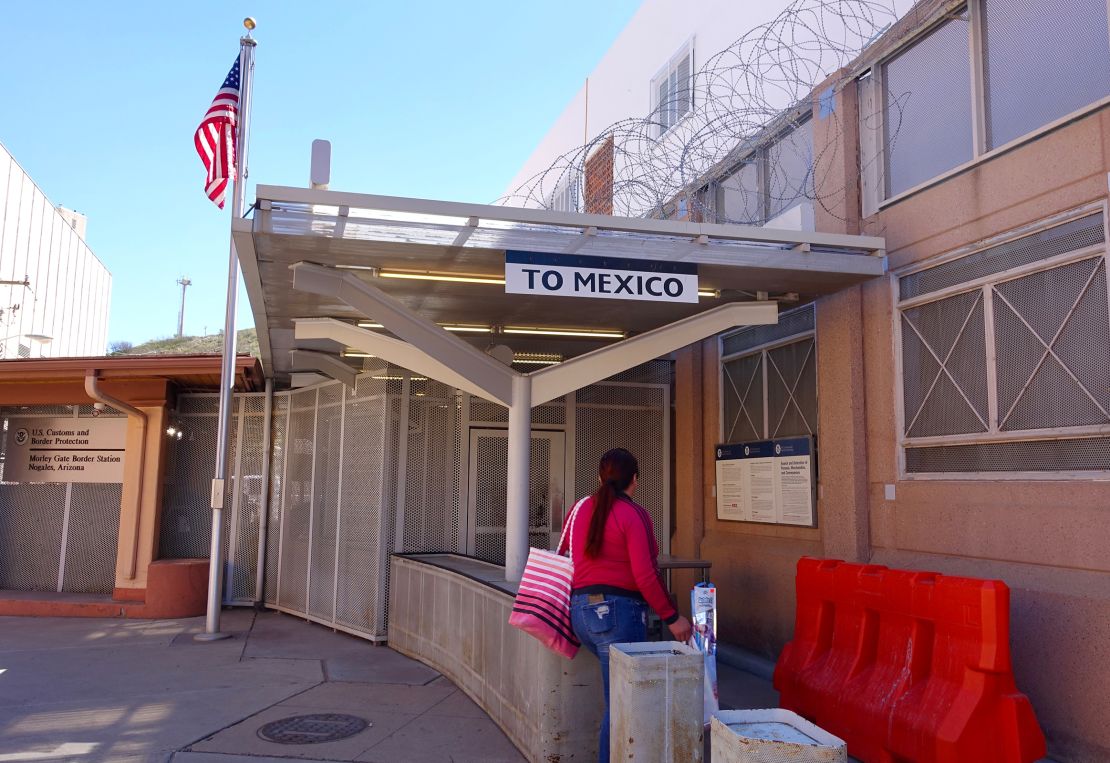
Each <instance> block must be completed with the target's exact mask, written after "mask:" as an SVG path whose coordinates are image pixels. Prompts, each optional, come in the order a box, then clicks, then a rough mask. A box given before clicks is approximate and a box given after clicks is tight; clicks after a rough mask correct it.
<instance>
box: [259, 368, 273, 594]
mask: <svg viewBox="0 0 1110 763" xmlns="http://www.w3.org/2000/svg"><path fill="white" fill-rule="evenodd" d="M273 422H274V380H273V379H272V378H271V377H269V376H267V377H266V405H265V408H264V409H263V412H262V426H263V427H265V428H264V429H263V430H262V495H261V496H260V498H259V501H258V568H257V569H256V570H255V573H254V605H255V607H256V608H259V607H261V606H262V605H263V604H264V603H265V601H266V589H265V585H266V539H267V538H268V536H269V531H270V468H271V467H270V462H271V461H272V460H273V457H274V454H273V453H272V452H271V451H272V450H273V447H274V445H273V433H272V432H271V429H272V428H273Z"/></svg>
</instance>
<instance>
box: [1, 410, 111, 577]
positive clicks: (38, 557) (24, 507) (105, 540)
mask: <svg viewBox="0 0 1110 763" xmlns="http://www.w3.org/2000/svg"><path fill="white" fill-rule="evenodd" d="M16 416H18V417H19V418H21V419H26V418H35V417H44V418H58V417H63V416H72V417H73V418H74V419H82V418H92V417H94V416H100V417H112V418H124V414H120V413H116V412H115V411H103V412H102V411H96V410H94V409H93V407H92V406H91V405H81V406H71V405H38V406H28V407H20V408H2V409H0V426H2V427H3V432H5V433H6V432H7V429H8V419H9V417H16ZM6 442H7V438H6V437H5V436H2V435H0V589H7V590H13V591H55V592H63V591H64V592H69V593H111V592H112V590H113V589H114V587H115V580H116V546H117V542H118V538H119V515H120V500H121V498H122V486H121V485H120V484H119V483H72V482H9V481H8V480H6V479H4V478H3V476H2V475H3V461H4V457H5V455H6V454H5V453H4V448H5V447H6Z"/></svg>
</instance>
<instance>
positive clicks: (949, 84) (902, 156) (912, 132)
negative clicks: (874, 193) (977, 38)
mask: <svg viewBox="0 0 1110 763" xmlns="http://www.w3.org/2000/svg"><path fill="white" fill-rule="evenodd" d="M968 50H969V48H968V22H967V14H966V12H965V13H964V14H963V15H962V16H960V17H959V18H955V19H952V20H951V21H948V22H946V23H944V24H942V25H941V26H940V27H938V28H937V29H936V30H935V31H933V32H932V33H930V34H929V35H928V36H927V37H925V38H924V39H922V40H921V41H920V42H918V43H916V44H915V45H913V46H912V47H911V48H909V49H908V50H906V51H905V52H904V53H902V54H901V55H899V56H898V57H897V58H895V59H894V60H892V61H890V62H889V63H887V64H886V66H885V67H884V78H885V82H886V98H885V104H884V114H885V128H886V163H887V173H886V177H887V188H886V195H887V197H890V196H896V195H897V194H899V193H902V191H905V190H908V189H910V188H913V187H914V186H915V185H918V184H919V183H923V182H925V181H926V180H929V179H930V178H934V177H936V176H937V175H940V174H941V173H943V172H946V171H948V170H950V169H952V168H953V167H956V166H958V165H960V164H963V163H964V162H966V161H969V160H970V159H971V158H972V146H971V135H972V131H971V58H970V56H969V55H968Z"/></svg>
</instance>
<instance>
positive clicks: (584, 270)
mask: <svg viewBox="0 0 1110 763" xmlns="http://www.w3.org/2000/svg"><path fill="white" fill-rule="evenodd" d="M505 291H506V292H508V293H510V294H536V295H541V296H550V297H556V296H559V297H595V298H600V299H637V300H647V301H651V302H693V303H696V302H697V301H698V266H697V265H694V264H691V263H686V262H661V261H657V260H629V259H623V258H619V257H590V256H584V255H576V254H541V253H538V252H516V251H507V252H505Z"/></svg>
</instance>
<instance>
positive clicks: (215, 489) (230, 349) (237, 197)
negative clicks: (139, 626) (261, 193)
mask: <svg viewBox="0 0 1110 763" xmlns="http://www.w3.org/2000/svg"><path fill="white" fill-rule="evenodd" d="M243 26H245V27H246V28H247V34H246V36H244V37H241V38H239V76H240V80H239V83H240V84H239V124H238V128H237V129H238V134H237V136H236V151H237V152H238V156H236V157H235V166H236V169H237V171H236V173H235V189H234V194H233V196H232V200H231V220H232V222H233V223H234V221H235V220H238V219H239V218H240V217H242V216H243V205H244V204H245V202H246V197H247V174H248V173H247V149H248V148H249V145H250V127H251V88H252V85H253V84H254V48H255V45H257V44H258V43H257V42H255V40H254V38H253V37H251V30H252V29H254V27H255V22H254V19H252V18H246V19H244V20H243ZM238 295H239V256H238V253H237V252H236V251H235V239H234V237H231V245H230V257H229V262H228V266H227V310H226V312H225V314H224V354H223V363H222V365H221V368H220V412H219V419H218V421H219V425H218V429H217V431H216V474H215V477H213V479H212V543H211V547H210V553H209V563H208V612H207V616H206V618H205V622H204V633H198V634H196V635H195V636H193V638H194V639H196V640H197V641H218V640H220V639H225V638H230V637H231V634H230V633H221V632H220V607H221V606H222V604H223V572H224V569H223V568H224V553H223V551H224V542H223V529H224V528H223V513H224V511H223V508H224V502H225V501H224V499H225V497H226V496H227V489H228V484H227V463H228V455H229V454H228V439H229V433H230V431H231V408H232V401H233V398H232V391H233V390H234V388H235V339H236V337H235V302H236V298H237V297H238ZM263 521H265V519H263Z"/></svg>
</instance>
